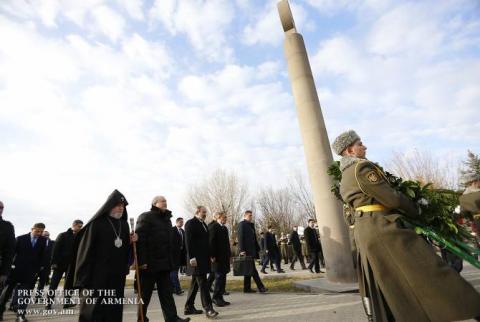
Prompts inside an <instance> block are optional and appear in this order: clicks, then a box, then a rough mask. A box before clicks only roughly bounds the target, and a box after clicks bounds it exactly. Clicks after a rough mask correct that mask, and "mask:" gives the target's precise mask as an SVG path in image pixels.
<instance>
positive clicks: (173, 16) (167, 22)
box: [150, 0, 234, 61]
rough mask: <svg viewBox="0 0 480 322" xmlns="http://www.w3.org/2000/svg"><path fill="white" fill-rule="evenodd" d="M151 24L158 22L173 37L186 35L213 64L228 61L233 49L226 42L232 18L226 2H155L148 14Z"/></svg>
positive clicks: (231, 8) (216, 0)
mask: <svg viewBox="0 0 480 322" xmlns="http://www.w3.org/2000/svg"><path fill="white" fill-rule="evenodd" d="M150 18H151V19H152V22H153V23H156V22H157V21H159V22H160V23H162V25H163V26H165V28H166V29H167V30H168V31H169V32H170V33H171V34H172V35H177V34H179V33H180V34H185V35H186V36H187V37H188V40H189V41H190V43H191V44H192V46H193V47H194V48H195V49H196V50H197V51H198V52H199V53H201V54H202V55H204V56H205V57H206V58H208V59H210V60H212V61H228V60H230V59H231V58H232V56H233V49H232V48H231V47H230V46H229V44H228V41H227V32H228V28H229V24H230V23H231V22H232V20H233V18H234V11H233V6H232V3H231V1H227V0H211V1H203V0H183V1H179V0H157V1H155V4H154V5H153V7H152V9H151V10H150Z"/></svg>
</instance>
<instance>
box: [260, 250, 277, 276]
mask: <svg viewBox="0 0 480 322" xmlns="http://www.w3.org/2000/svg"><path fill="white" fill-rule="evenodd" d="M267 255H268V260H269V261H270V263H275V266H276V267H277V272H278V271H280V270H281V267H280V254H279V253H278V252H268V254H267ZM267 265H268V261H265V262H263V265H262V271H264V270H265V268H266V267H267ZM270 266H271V265H270Z"/></svg>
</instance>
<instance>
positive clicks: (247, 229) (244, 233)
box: [237, 210, 267, 293]
mask: <svg viewBox="0 0 480 322" xmlns="http://www.w3.org/2000/svg"><path fill="white" fill-rule="evenodd" d="M252 219H253V213H252V211H251V210H247V211H245V214H244V215H243V220H242V221H241V222H240V223H239V224H238V231H237V238H238V251H239V255H240V256H251V257H252V258H254V259H256V258H258V251H259V249H260V246H258V242H257V235H256V233H255V224H254V223H253V222H252ZM252 277H253V280H254V281H255V284H257V288H258V291H259V292H260V293H265V292H266V291H267V289H266V287H265V286H264V285H263V283H262V280H261V279H260V276H259V275H258V271H257V268H256V267H255V265H254V266H253V275H252V276H244V278H243V292H244V293H255V292H256V291H255V290H253V289H252V287H251V281H252Z"/></svg>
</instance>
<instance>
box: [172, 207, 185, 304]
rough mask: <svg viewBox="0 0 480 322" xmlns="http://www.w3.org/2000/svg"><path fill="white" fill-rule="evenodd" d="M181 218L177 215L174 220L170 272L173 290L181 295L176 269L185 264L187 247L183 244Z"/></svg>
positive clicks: (183, 233) (183, 235)
mask: <svg viewBox="0 0 480 322" xmlns="http://www.w3.org/2000/svg"><path fill="white" fill-rule="evenodd" d="M182 227H183V218H182V217H178V218H177V219H176V220H175V226H173V227H172V231H173V269H172V271H171V272H170V280H171V281H172V285H173V292H174V293H175V294H177V295H182V294H183V293H184V291H183V290H182V288H181V286H180V280H179V279H178V271H179V270H180V268H181V267H183V266H185V265H187V249H186V246H185V230H183V228H182Z"/></svg>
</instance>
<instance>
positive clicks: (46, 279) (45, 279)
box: [33, 230, 55, 298]
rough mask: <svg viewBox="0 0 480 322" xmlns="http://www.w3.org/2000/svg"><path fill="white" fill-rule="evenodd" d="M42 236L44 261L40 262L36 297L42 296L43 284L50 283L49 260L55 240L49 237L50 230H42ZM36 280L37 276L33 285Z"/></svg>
mask: <svg viewBox="0 0 480 322" xmlns="http://www.w3.org/2000/svg"><path fill="white" fill-rule="evenodd" d="M42 236H43V237H45V239H46V241H45V253H44V257H43V258H44V262H43V264H42V269H41V270H40V272H39V273H38V276H37V277H38V286H37V294H36V298H40V297H43V294H44V292H43V288H44V287H45V285H48V284H50V273H51V260H52V253H53V247H54V245H55V242H54V241H53V240H51V239H50V232H48V231H46V230H45V231H43V235H42ZM36 282H37V278H35V283H34V284H33V285H35V284H36Z"/></svg>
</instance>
